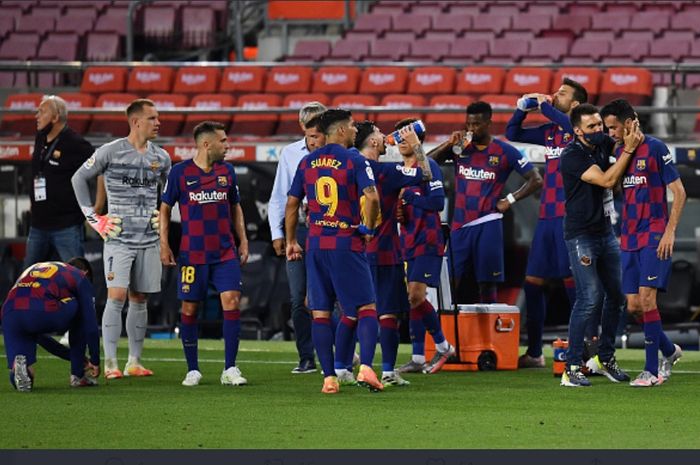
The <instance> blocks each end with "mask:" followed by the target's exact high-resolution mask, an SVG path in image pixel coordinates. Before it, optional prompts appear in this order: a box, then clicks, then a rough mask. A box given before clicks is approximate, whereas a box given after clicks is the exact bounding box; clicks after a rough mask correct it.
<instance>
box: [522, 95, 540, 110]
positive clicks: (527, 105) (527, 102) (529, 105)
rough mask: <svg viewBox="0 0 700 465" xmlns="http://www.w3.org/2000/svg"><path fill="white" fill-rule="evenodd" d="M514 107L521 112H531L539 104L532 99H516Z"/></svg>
mask: <svg viewBox="0 0 700 465" xmlns="http://www.w3.org/2000/svg"><path fill="white" fill-rule="evenodd" d="M516 106H517V107H518V108H519V109H520V110H522V111H532V110H535V109H537V108H538V107H539V106H540V104H539V103H537V99H536V98H534V97H521V98H519V99H518V103H517V105H516Z"/></svg>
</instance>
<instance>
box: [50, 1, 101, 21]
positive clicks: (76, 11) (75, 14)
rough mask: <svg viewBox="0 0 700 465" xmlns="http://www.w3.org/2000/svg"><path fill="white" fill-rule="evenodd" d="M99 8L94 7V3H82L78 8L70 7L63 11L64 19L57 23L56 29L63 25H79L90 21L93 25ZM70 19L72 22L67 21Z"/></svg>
mask: <svg viewBox="0 0 700 465" xmlns="http://www.w3.org/2000/svg"><path fill="white" fill-rule="evenodd" d="M97 13H98V12H97V8H95V7H93V5H92V2H90V3H85V2H81V3H80V5H78V6H69V7H67V8H66V9H65V10H64V11H63V18H64V19H62V20H61V21H57V23H56V27H58V26H59V24H61V23H69V24H70V23H78V22H83V21H89V22H90V24H93V23H94V22H95V20H96V19H97ZM67 18H70V21H66V20H65V19H67Z"/></svg>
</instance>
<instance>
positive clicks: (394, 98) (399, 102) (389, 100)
mask: <svg viewBox="0 0 700 465" xmlns="http://www.w3.org/2000/svg"><path fill="white" fill-rule="evenodd" d="M381 105H382V106H384V107H387V108H395V109H397V110H399V111H397V112H396V113H378V114H377V117H376V120H375V121H376V123H377V127H379V129H380V130H381V131H382V132H383V133H384V134H389V133H390V132H391V131H393V128H394V124H396V123H397V122H398V121H400V120H402V119H404V118H419V119H422V118H423V114H422V113H419V112H416V111H411V110H410V109H411V108H413V107H424V106H426V100H425V97H422V96H420V95H402V94H390V95H386V96H384V98H382V100H381Z"/></svg>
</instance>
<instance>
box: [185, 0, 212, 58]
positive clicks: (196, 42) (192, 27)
mask: <svg viewBox="0 0 700 465" xmlns="http://www.w3.org/2000/svg"><path fill="white" fill-rule="evenodd" d="M198 5H200V4H198ZM204 5H206V3H205V4H204ZM214 31H216V20H215V18H214V10H213V9H212V8H210V7H209V6H203V7H200V6H187V7H184V8H183V9H182V46H183V47H184V48H204V47H211V46H212V45H214Z"/></svg>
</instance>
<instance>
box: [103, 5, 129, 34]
mask: <svg viewBox="0 0 700 465" xmlns="http://www.w3.org/2000/svg"><path fill="white" fill-rule="evenodd" d="M127 18H128V7H126V6H111V7H107V8H106V9H105V11H104V13H102V15H100V16H98V17H97V21H95V31H97V32H113V33H116V34H118V35H120V36H124V35H126V24H127Z"/></svg>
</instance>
